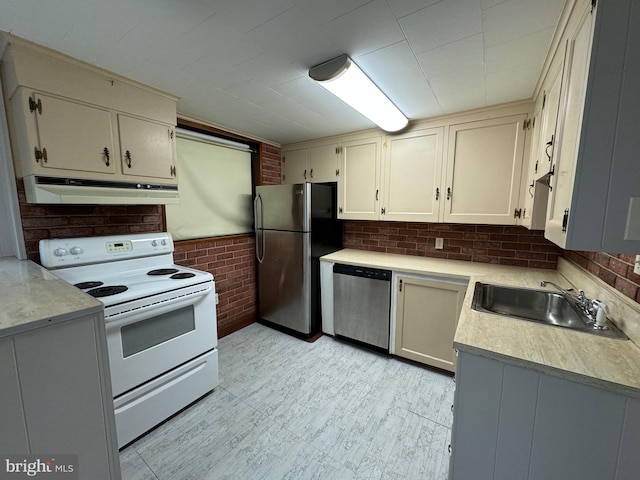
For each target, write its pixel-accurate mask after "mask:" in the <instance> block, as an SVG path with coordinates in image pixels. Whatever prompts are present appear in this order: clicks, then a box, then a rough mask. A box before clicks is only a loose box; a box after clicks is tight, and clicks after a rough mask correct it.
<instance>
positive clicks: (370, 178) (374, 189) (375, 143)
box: [338, 137, 382, 220]
mask: <svg viewBox="0 0 640 480" xmlns="http://www.w3.org/2000/svg"><path fill="white" fill-rule="evenodd" d="M381 148H382V141H381V137H371V138H367V139H363V140H354V141H350V142H345V143H343V144H342V157H341V160H340V175H339V176H338V217H339V218H342V219H352V220H378V218H379V216H380V215H379V214H380V155H381Z"/></svg>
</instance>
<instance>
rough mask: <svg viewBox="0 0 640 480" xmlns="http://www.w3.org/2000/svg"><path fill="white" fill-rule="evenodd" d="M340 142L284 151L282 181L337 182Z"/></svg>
mask: <svg viewBox="0 0 640 480" xmlns="http://www.w3.org/2000/svg"><path fill="white" fill-rule="evenodd" d="M338 152H339V149H338V144H337V143H327V144H318V145H312V146H305V147H293V148H290V149H288V150H284V151H283V152H282V183H304V182H313V183H319V182H335V181H336V179H337V178H338Z"/></svg>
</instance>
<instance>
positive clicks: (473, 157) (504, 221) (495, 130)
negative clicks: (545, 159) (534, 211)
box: [443, 115, 526, 225]
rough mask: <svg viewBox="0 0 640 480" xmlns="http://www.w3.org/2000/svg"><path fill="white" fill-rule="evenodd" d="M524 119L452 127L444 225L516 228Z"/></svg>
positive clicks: (508, 119)
mask: <svg viewBox="0 0 640 480" xmlns="http://www.w3.org/2000/svg"><path fill="white" fill-rule="evenodd" d="M525 120H526V115H513V116H509V117H502V118H496V119H492V120H482V121H478V122H470V123H464V124H459V125H452V126H451V127H450V130H449V149H448V158H447V176H446V177H447V178H446V182H445V191H444V192H443V194H444V195H445V202H446V203H445V207H444V208H445V210H444V217H443V219H444V221H445V222H455V223H489V224H501V225H514V224H515V223H516V219H515V216H514V211H515V208H516V206H517V204H518V196H519V192H520V188H519V187H520V175H521V171H522V161H523V156H524V136H525V131H524V129H523V124H524V121H525Z"/></svg>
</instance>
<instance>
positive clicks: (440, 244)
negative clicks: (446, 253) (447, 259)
mask: <svg viewBox="0 0 640 480" xmlns="http://www.w3.org/2000/svg"><path fill="white" fill-rule="evenodd" d="M443 248H444V238H440V237H438V238H436V250H442V249H443Z"/></svg>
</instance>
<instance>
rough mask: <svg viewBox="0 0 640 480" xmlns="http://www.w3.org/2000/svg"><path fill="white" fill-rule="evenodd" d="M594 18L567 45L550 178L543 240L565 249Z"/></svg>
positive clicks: (587, 18)
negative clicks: (559, 112)
mask: <svg viewBox="0 0 640 480" xmlns="http://www.w3.org/2000/svg"><path fill="white" fill-rule="evenodd" d="M592 27H593V16H592V15H591V13H590V11H589V10H587V11H585V12H584V14H583V17H582V19H581V21H580V25H579V27H578V29H577V31H576V33H575V35H574V36H573V37H572V38H570V39H569V40H568V41H567V48H566V59H565V72H566V75H565V78H564V80H563V81H564V86H563V92H562V97H561V100H560V102H561V112H562V113H561V118H562V120H561V122H560V124H559V128H558V138H557V145H556V153H555V155H554V159H553V160H554V162H553V167H552V169H553V172H554V174H553V176H552V178H551V196H550V199H549V205H548V207H547V222H546V226H545V237H546V238H548V239H549V240H551V241H552V242H554V243H555V244H557V245H559V246H561V247H564V246H565V245H566V240H567V239H566V231H567V229H566V227H567V224H568V222H569V215H570V212H569V207H570V206H571V197H572V194H573V183H574V182H573V181H574V177H575V171H576V160H577V155H578V144H579V142H580V130H581V128H582V115H583V112H584V100H585V93H586V87H587V75H588V73H589V72H588V70H589V52H590V50H591V39H592Z"/></svg>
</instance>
